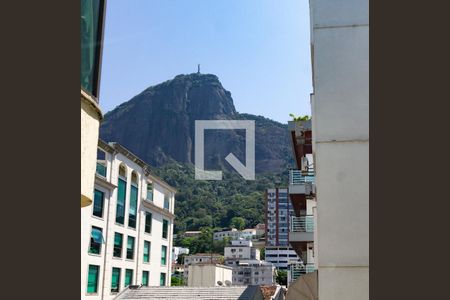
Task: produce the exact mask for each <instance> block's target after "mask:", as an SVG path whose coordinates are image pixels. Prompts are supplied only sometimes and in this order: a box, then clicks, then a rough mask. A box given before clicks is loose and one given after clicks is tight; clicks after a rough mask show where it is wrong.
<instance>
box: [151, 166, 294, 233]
mask: <svg viewBox="0 0 450 300" xmlns="http://www.w3.org/2000/svg"><path fill="white" fill-rule="evenodd" d="M285 170H286V171H285V172H283V173H282V174H273V173H270V174H257V175H256V180H244V179H243V178H242V177H241V176H240V175H239V174H237V173H236V172H229V171H223V180H220V181H214V180H213V181H205V180H195V174H194V167H193V166H192V165H187V164H181V163H175V162H174V163H170V164H167V165H165V166H162V167H160V168H158V169H155V173H156V175H157V176H159V177H161V178H162V179H163V180H165V181H166V182H167V183H169V184H170V185H171V186H173V187H175V188H176V189H177V194H176V196H175V215H176V218H175V230H174V233H180V232H184V231H186V230H200V229H201V228H203V227H210V228H212V227H215V228H225V227H229V226H230V222H231V220H232V219H233V218H234V217H241V218H243V219H244V222H245V227H246V228H250V227H254V226H255V225H256V224H258V223H264V207H265V203H264V201H265V200H264V191H265V190H266V189H267V188H273V187H275V186H276V185H277V184H279V185H280V186H285V185H286V184H287V180H288V168H287V167H286V168H285ZM234 220H235V221H234V222H238V223H240V222H241V221H240V219H234Z"/></svg>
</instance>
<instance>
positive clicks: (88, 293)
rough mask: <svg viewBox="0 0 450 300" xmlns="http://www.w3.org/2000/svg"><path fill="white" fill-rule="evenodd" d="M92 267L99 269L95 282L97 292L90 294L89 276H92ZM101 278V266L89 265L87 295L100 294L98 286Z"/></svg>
mask: <svg viewBox="0 0 450 300" xmlns="http://www.w3.org/2000/svg"><path fill="white" fill-rule="evenodd" d="M91 267H96V268H97V275H96V280H95V291H94V292H89V274H90V269H91ZM99 277H100V266H99V265H91V264H89V265H88V276H87V282H86V294H87V295H96V294H98V289H99V288H98V284H99Z"/></svg>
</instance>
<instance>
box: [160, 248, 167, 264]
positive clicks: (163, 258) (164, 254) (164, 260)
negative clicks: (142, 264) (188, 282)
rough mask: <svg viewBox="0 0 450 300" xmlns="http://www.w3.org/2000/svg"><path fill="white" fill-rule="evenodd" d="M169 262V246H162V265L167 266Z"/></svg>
mask: <svg viewBox="0 0 450 300" xmlns="http://www.w3.org/2000/svg"><path fill="white" fill-rule="evenodd" d="M166 263H167V246H161V265H163V266H165V265H166Z"/></svg>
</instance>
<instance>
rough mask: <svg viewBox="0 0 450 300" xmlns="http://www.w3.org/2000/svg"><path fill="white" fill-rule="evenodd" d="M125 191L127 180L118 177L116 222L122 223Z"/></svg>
mask: <svg viewBox="0 0 450 300" xmlns="http://www.w3.org/2000/svg"><path fill="white" fill-rule="evenodd" d="M126 193H127V182H126V181H125V180H123V179H121V178H119V184H118V187H117V206H116V223H119V224H123V223H124V218H125V195H126Z"/></svg>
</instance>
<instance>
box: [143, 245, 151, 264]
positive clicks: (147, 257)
mask: <svg viewBox="0 0 450 300" xmlns="http://www.w3.org/2000/svg"><path fill="white" fill-rule="evenodd" d="M149 261H150V242H148V241H144V262H149Z"/></svg>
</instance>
